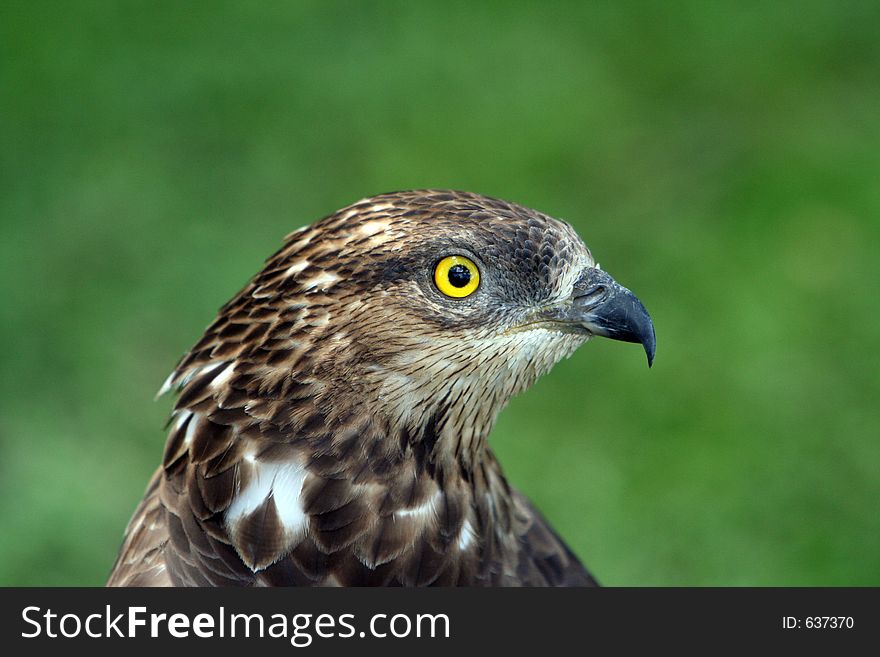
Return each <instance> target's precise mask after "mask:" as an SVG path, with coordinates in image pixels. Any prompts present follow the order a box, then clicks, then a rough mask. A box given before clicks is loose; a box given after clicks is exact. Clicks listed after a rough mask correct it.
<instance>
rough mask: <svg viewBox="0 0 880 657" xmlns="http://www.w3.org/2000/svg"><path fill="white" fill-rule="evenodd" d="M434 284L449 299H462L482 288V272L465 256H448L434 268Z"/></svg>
mask: <svg viewBox="0 0 880 657" xmlns="http://www.w3.org/2000/svg"><path fill="white" fill-rule="evenodd" d="M434 283H436V285H437V288H438V289H439V290H440V291H441V292H442V293H443V294H445V295H446V296H447V297H454V298H456V299H461V298H464V297H468V296H470V295H472V294H473V293H474V292H476V290H477V288H478V287H479V286H480V270H479V269H477V266H476V265H475V264H474V263H473V261H472V260H470V259H468V258H465V257H464V256H460V255H453V256H446V257H445V258H443V259H442V260H441V261H440V262H438V263H437V266H436V267H435V268H434Z"/></svg>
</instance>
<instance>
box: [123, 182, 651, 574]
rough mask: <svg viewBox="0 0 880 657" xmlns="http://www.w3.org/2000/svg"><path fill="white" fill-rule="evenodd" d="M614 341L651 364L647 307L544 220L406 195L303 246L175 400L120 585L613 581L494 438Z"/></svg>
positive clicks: (268, 275)
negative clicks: (530, 397) (589, 560)
mask: <svg viewBox="0 0 880 657" xmlns="http://www.w3.org/2000/svg"><path fill="white" fill-rule="evenodd" d="M448 255H463V256H465V257H466V258H469V259H470V260H472V261H473V262H474V263H476V265H477V266H478V268H479V288H478V289H477V290H476V292H474V293H473V294H471V295H470V296H468V297H467V298H462V299H457V298H450V297H448V296H446V295H444V294H443V293H442V292H441V291H440V290H439V289H438V287H437V285H436V284H435V281H434V279H433V277H432V276H433V272H434V268H435V266H436V264H437V262H438V261H439V260H440V259H442V258H444V257H445V256H448ZM594 334H600V335H607V336H609V337H615V338H618V339H623V340H629V341H638V342H642V343H643V344H644V345H645V349H646V351H647V352H648V357H649V360H650V359H651V358H652V357H653V349H654V347H653V345H654V337H653V328H652V327H651V326H650V319H648V318H647V314H646V313H645V312H644V308H643V307H642V306H641V304H639V303H638V301H637V300H636V299H635V297H634V296H632V294H631V293H630V292H629V291H628V290H626V289H625V288H622V287H620V286H618V285H617V284H616V283H614V281H613V280H612V279H611V278H610V277H609V276H608V275H607V274H605V273H604V272H602V271H601V270H599V269H598V267H597V266H596V265H595V263H594V261H593V258H592V256H591V254H590V251H589V250H588V249H587V247H586V246H585V245H584V244H583V242H582V241H581V240H580V238H579V237H578V236H577V235H576V233H575V232H574V230H573V229H572V228H571V227H570V226H569V225H568V224H565V223H563V222H561V221H557V220H555V219H552V218H550V217H547V216H545V215H543V214H541V213H539V212H536V211H534V210H529V209H527V208H524V207H521V206H518V205H515V204H513V203H508V202H504V201H499V200H495V199H490V198H486V197H483V196H479V195H476V194H470V193H464V192H451V191H413V192H398V193H393V194H386V195H382V196H377V197H374V198H369V199H365V200H363V201H360V202H358V203H356V204H354V205H351V206H349V207H347V208H344V209H342V210H340V211H338V212H336V213H334V214H333V215H330V216H328V217H326V218H324V219H322V220H320V221H318V222H317V223H315V224H313V225H312V226H308V227H306V228H303V229H301V230H298V231H296V232H294V233H292V234H291V235H289V236H288V237H287V239H286V241H285V244H284V246H283V247H282V248H281V249H280V250H279V251H278V252H277V253H275V255H273V256H272V257H271V258H270V259H269V260H268V261H267V263H266V266H265V267H264V268H263V270H262V271H261V272H260V273H259V274H258V275H257V276H256V277H255V278H253V279H252V280H251V281H250V282H249V283H248V285H247V286H246V287H245V288H244V289H243V290H242V291H241V292H240V293H239V294H238V295H237V296H235V297H234V298H233V299H232V300H231V301H230V302H229V303H227V304H226V305H225V306H224V307H223V308H222V309H221V310H220V312H219V315H218V317H217V319H216V320H215V321H214V322H213V324H211V325H210V326H209V327H208V329H207V330H206V331H205V334H204V336H203V337H202V338H201V340H199V342H198V343H197V344H196V345H195V346H194V347H193V348H192V349H191V350H190V351H189V353H187V354H186V355H185V356H184V358H183V359H182V360H181V361H180V363H179V364H178V366H177V368H176V369H175V371H174V372H173V373H172V375H171V376H170V377H169V379H168V381H167V382H166V384H165V386H164V387H163V390H162V392H165V391H167V390H174V391H178V392H179V395H178V397H177V401H176V404H175V407H174V411H173V414H172V417H171V420H170V423H169V433H168V439H167V444H166V447H165V453H164V457H163V459H162V465H161V467H160V468H159V469H158V471H157V472H156V473H155V475H154V476H153V479H152V481H151V482H150V484H149V487H148V488H147V492H146V495H145V497H144V500H143V501H142V502H141V504H140V506H139V507H138V509H137V510H136V512H135V514H134V517H133V518H132V520H131V523H130V524H129V527H128V529H127V530H126V537H125V541H124V544H123V546H122V549H121V552H120V555H119V557H118V559H117V562H116V564H115V566H114V568H113V572H112V574H111V576H110V580H109V584H110V585H114V586H143V585H146V586H153V585H156V586H159V585H196V586H224V585H246V586H251V585H266V586H277V585H306V586H314V585H343V586H348V585H387V586H392V585H402V586H421V585H459V586H487V585H502V586H504V585H537V586H545V585H550V586H559V585H576V586H577V585H591V584H595V582H594V580H593V578H592V577H591V576H590V575H589V574H588V573H587V571H586V570H585V569H584V568H583V567H582V566H581V565H580V563H579V562H578V560H577V558H576V557H575V556H574V555H573V554H572V552H571V551H570V550H569V549H568V548H567V547H566V546H565V544H564V543H563V542H562V541H561V540H560V539H559V537H558V536H557V535H556V534H555V533H554V532H553V530H552V529H550V527H549V526H548V525H547V523H546V521H545V520H544V519H543V518H542V517H541V515H540V514H539V513H538V512H537V511H536V510H535V508H534V507H533V506H532V505H531V504H530V503H529V502H528V500H527V499H526V498H525V497H523V496H522V495H521V494H520V493H518V492H517V491H516V490H515V489H513V488H512V487H511V486H510V484H508V482H507V480H506V479H505V477H504V474H503V473H502V470H501V467H500V465H499V464H498V462H497V461H496V459H495V457H494V455H493V454H492V452H491V450H490V448H489V445H488V444H487V437H488V434H489V432H490V430H491V429H492V425H493V423H494V421H495V418H496V416H497V414H498V412H499V411H500V410H501V408H502V407H503V406H504V405H505V404H506V403H507V401H508V400H509V399H510V398H511V397H512V396H513V395H514V394H516V393H517V392H520V391H522V390H525V389H526V388H528V387H529V386H530V385H531V384H532V383H533V382H534V381H535V379H537V378H538V377H539V376H540V375H542V374H544V373H546V372H547V371H548V370H549V369H550V368H551V367H552V366H553V365H554V364H555V363H556V362H557V361H559V360H560V359H561V358H563V357H566V356H568V355H570V354H571V353H572V352H573V351H574V350H575V349H576V348H577V347H578V346H580V345H581V344H582V343H583V342H584V341H586V340H587V339H588V338H589V337H590V336H591V335H594ZM549 448H552V446H551V447H549Z"/></svg>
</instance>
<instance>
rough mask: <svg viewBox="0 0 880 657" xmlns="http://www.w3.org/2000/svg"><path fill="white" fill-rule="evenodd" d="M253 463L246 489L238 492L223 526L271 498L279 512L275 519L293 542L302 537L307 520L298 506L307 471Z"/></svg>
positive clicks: (292, 466) (291, 465) (292, 465)
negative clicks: (252, 472) (251, 474)
mask: <svg viewBox="0 0 880 657" xmlns="http://www.w3.org/2000/svg"><path fill="white" fill-rule="evenodd" d="M247 460H248V461H250V462H251V463H253V468H254V475H253V477H252V478H251V480H250V482H249V483H248V486H247V487H246V488H245V489H243V490H241V491H239V493H238V495H236V497H235V499H234V500H233V501H232V504H230V505H229V508H228V509H227V510H226V516H225V519H226V524H227V525H234V524H235V523H236V522H238V521H239V520H241V519H242V518H244V517H245V516H247V515H248V514H250V513H253V512H254V511H256V510H257V508H259V507H260V505H261V504H263V502H265V501H266V499H268V498H269V497H270V496H271V497H272V499H273V501H274V502H275V508H276V509H277V510H278V519H279V520H280V521H281V524H282V525H283V527H284V530H285V533H286V534H287V536H288V537H289V538H290V539H291V540H292V539H294V538H296V537H300V536H302V535H303V534H304V533H305V530H306V527H307V526H308V522H309V518H308V516H307V515H306V513H305V511H304V510H303V507H302V504H301V503H300V496H301V494H302V487H303V482H304V481H305V478H306V470H305V468H304V467H303V466H302V465H300V464H299V463H262V462H260V461H258V460H256V459H253V458H251V459H247Z"/></svg>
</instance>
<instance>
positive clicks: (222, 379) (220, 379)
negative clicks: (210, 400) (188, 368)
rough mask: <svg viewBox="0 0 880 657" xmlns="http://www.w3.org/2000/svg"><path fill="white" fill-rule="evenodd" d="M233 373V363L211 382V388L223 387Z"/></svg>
mask: <svg viewBox="0 0 880 657" xmlns="http://www.w3.org/2000/svg"><path fill="white" fill-rule="evenodd" d="M233 372H235V363H229V365H227V366H226V369H224V370H223V371H222V372H220V374H218V375H217V376H215V377H214V380H213V381H211V387H212V388H219V387H221V386H223V385H224V384H225V383H227V382H228V381H229V379H231V378H232V373H233Z"/></svg>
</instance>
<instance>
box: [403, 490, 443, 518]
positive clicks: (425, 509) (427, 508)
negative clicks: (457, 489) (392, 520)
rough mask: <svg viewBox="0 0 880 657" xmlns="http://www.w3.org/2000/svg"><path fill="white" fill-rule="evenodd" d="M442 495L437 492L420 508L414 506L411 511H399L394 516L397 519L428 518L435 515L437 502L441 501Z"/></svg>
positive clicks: (419, 506) (420, 505)
mask: <svg viewBox="0 0 880 657" xmlns="http://www.w3.org/2000/svg"><path fill="white" fill-rule="evenodd" d="M440 495H442V493H441V492H440V491H436V492H435V493H434V494H433V495H432V496H431V497H430V498H429V499H428V501H427V502H423V503H422V504H419V505H418V506H414V507H412V508H411V509H399V510H398V511H395V512H394V516H395V517H397V518H411V517H417V518H427V517H428V516H429V515H430V514H432V513H434V509H435V507H436V505H437V502H438V501H439V499H440Z"/></svg>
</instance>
